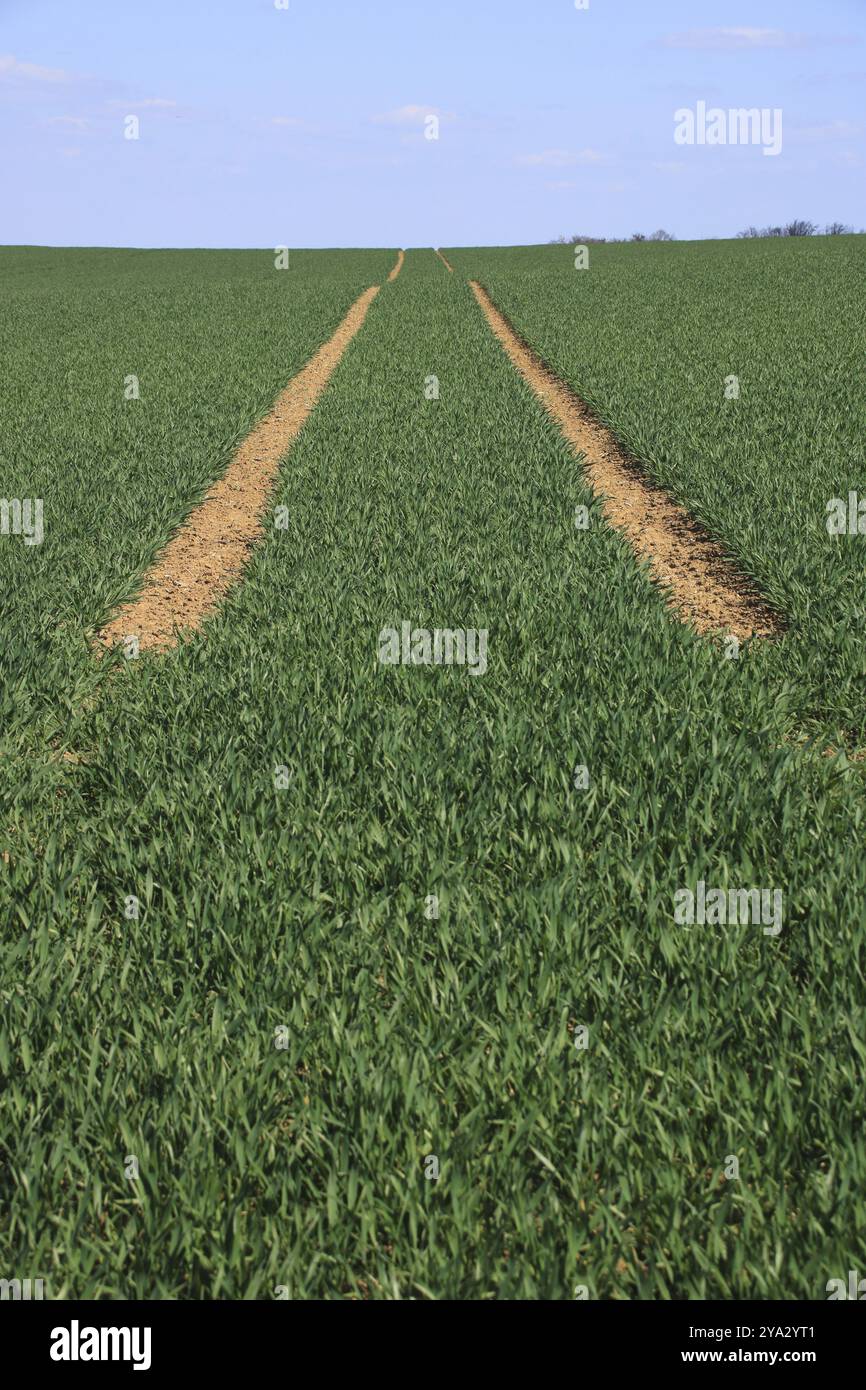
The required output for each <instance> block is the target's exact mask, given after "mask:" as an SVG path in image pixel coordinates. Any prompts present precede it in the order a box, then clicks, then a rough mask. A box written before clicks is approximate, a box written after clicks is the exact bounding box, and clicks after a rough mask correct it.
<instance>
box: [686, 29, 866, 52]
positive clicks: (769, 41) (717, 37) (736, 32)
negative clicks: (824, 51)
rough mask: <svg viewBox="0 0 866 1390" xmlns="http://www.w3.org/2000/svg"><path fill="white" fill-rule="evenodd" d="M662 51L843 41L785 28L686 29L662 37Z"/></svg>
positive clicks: (731, 49) (809, 45)
mask: <svg viewBox="0 0 866 1390" xmlns="http://www.w3.org/2000/svg"><path fill="white" fill-rule="evenodd" d="M661 42H662V45H663V47H664V48H700V49H715V50H717V51H718V50H721V51H728V52H741V51H742V50H743V49H748V48H812V47H815V46H817V45H818V44H826V43H831V44H832V43H844V42H847V40H845V39H842V38H840V37H835V36H831V35H814V36H813V35H809V34H795V33H792V32H790V31H789V30H785V29H756V28H749V27H746V26H743V27H740V28H717V29H688V30H686V31H685V32H684V33H681V34H666V35H665V37H664V38H663V39H662V40H661Z"/></svg>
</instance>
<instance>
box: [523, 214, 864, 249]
mask: <svg viewBox="0 0 866 1390" xmlns="http://www.w3.org/2000/svg"><path fill="white" fill-rule="evenodd" d="M864 231H866V228H863V227H861V228H860V235H861V236H862V235H863V233H864ZM853 233H854V228H853V227H849V226H848V225H847V224H846V223H845V222H828V223H827V225H826V227H825V228H824V230H823V232H822V230H821V228H820V227H819V226H818V224H817V222H807V221H806V220H805V219H804V218H795V219H794V221H793V222H786V223H785V224H784V225H783V226H780V227H746V229H745V231H742V232H737V236H738V237H753V236H851V235H853ZM624 241H676V237H675V236H672V235H671V233H670V232H666V231H665V229H664V227H659V229H658V231H657V232H650V234H649V236H647V234H646V233H645V232H633V233H632V235H631V236H578V235H575V236H557V237H554V238H553V240H552V241H551V242H550V243H549V244H550V245H551V246H601V245H606V244H607V245H611V244H618V243H620V242H624Z"/></svg>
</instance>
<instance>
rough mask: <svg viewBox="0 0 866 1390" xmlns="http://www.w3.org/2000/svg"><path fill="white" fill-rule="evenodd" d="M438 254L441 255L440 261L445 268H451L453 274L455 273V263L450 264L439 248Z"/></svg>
mask: <svg viewBox="0 0 866 1390" xmlns="http://www.w3.org/2000/svg"><path fill="white" fill-rule="evenodd" d="M436 255H437V256H438V257H439V259H440V261H441V262H442V264H443V265H444V266H445V269H446V270H450V271H451V274H452V275H453V274H454V267H453V265H449V264H448V262H447V261H446V259H445V257H444V256H443V255H442V252H441V251H439V250H437V252H436Z"/></svg>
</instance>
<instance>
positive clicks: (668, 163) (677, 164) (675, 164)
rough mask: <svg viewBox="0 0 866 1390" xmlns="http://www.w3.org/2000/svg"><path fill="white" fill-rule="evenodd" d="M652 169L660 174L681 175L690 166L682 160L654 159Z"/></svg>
mask: <svg viewBox="0 0 866 1390" xmlns="http://www.w3.org/2000/svg"><path fill="white" fill-rule="evenodd" d="M652 167H653V169H658V171H659V173H660V174H681V173H682V172H683V170H684V169H686V168H687V167H688V166H687V165H686V164H685V162H684V161H683V160H682V159H654V160H653V163H652Z"/></svg>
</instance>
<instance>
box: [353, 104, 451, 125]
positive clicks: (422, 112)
mask: <svg viewBox="0 0 866 1390" xmlns="http://www.w3.org/2000/svg"><path fill="white" fill-rule="evenodd" d="M428 116H438V117H439V120H440V121H453V120H454V112H453V111H443V110H442V109H441V108H440V107H438V106H398V107H397V109H396V111H383V112H381V113H380V114H379V115H378V116H373V117H371V119H372V121H373V123H374V124H375V125H423V124H424V122H425V121H426V120H427V117H428Z"/></svg>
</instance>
